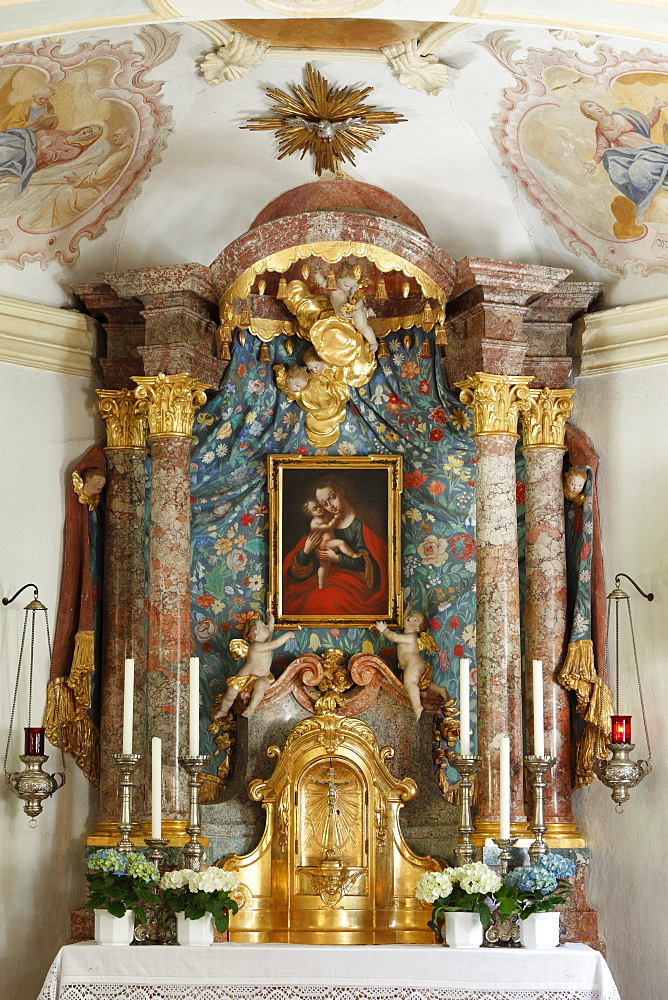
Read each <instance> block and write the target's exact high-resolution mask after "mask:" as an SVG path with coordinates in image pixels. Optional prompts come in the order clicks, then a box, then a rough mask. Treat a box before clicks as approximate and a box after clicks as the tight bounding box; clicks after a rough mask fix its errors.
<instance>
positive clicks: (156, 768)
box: [151, 736, 162, 840]
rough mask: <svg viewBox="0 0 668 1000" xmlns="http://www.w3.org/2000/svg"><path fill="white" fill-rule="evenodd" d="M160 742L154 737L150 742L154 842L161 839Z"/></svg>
mask: <svg viewBox="0 0 668 1000" xmlns="http://www.w3.org/2000/svg"><path fill="white" fill-rule="evenodd" d="M161 800H162V740H161V739H158V737H157V736H154V737H153V738H152V740H151V836H152V837H153V839H154V840H160V838H161V837H162V815H161Z"/></svg>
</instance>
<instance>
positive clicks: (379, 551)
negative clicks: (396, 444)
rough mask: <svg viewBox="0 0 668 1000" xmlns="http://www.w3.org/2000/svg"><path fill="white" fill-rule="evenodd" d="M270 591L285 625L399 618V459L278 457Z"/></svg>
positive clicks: (273, 468) (272, 472)
mask: <svg viewBox="0 0 668 1000" xmlns="http://www.w3.org/2000/svg"><path fill="white" fill-rule="evenodd" d="M269 463H270V467H269V482H270V503H271V505H272V506H273V508H274V511H275V516H272V517H271V518H270V523H271V525H272V531H273V536H272V539H271V541H270V551H271V554H272V557H271V565H270V577H271V579H270V592H271V599H272V600H273V601H274V602H275V604H274V607H275V609H276V620H277V622H278V623H281V624H297V625H299V624H303V625H307V624H308V625H311V626H313V627H317V624H320V625H324V626H326V625H327V624H329V623H332V624H334V623H336V624H345V625H355V624H357V625H359V626H366V627H369V626H370V625H372V624H373V623H375V621H376V620H377V619H378V618H391V619H393V620H394V621H396V620H397V612H398V600H399V585H398V581H399V566H398V559H399V545H398V532H399V497H400V488H401V487H400V479H401V459H400V457H398V456H385V455H384V456H368V457H356V458H352V457H351V458H338V459H337V458H329V457H327V458H317V457H316V458H302V456H300V455H296V456H295V455H285V456H279V455H274V456H270V459H269Z"/></svg>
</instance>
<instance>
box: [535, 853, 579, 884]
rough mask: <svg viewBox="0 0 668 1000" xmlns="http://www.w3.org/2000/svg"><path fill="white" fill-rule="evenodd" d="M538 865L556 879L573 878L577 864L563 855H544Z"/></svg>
mask: <svg viewBox="0 0 668 1000" xmlns="http://www.w3.org/2000/svg"><path fill="white" fill-rule="evenodd" d="M538 865H539V867H540V868H544V869H545V871H548V872H550V873H551V874H552V875H554V876H555V877H556V878H571V877H572V876H573V875H574V874H575V864H574V863H573V862H572V861H571V860H570V858H564V857H562V855H561V854H544V855H543V857H542V858H541V859H540V861H539V862H538Z"/></svg>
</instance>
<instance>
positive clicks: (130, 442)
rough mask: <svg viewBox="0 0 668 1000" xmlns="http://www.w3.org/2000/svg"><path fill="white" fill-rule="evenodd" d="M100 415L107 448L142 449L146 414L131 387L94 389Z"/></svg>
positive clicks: (143, 447)
mask: <svg viewBox="0 0 668 1000" xmlns="http://www.w3.org/2000/svg"><path fill="white" fill-rule="evenodd" d="M95 391H96V393H97V396H98V406H99V408H100V415H101V416H102V419H103V420H104V423H105V427H106V431H107V448H123V449H129V450H133V451H135V450H137V451H143V450H144V449H145V447H146V416H145V414H144V413H142V412H141V410H140V408H139V404H138V402H137V399H136V398H135V393H134V390H133V389H96V390H95Z"/></svg>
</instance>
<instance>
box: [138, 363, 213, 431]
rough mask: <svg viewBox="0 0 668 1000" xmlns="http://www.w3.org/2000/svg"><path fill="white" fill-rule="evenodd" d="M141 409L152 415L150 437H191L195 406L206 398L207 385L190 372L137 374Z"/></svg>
mask: <svg viewBox="0 0 668 1000" xmlns="http://www.w3.org/2000/svg"><path fill="white" fill-rule="evenodd" d="M133 381H134V382H136V383H137V388H136V389H135V391H134V395H135V398H136V400H137V407H138V409H139V410H140V411H141V412H142V413H145V414H146V417H147V418H148V426H149V431H150V433H149V435H148V440H149V441H150V440H151V438H154V437H190V436H191V435H192V430H193V420H194V418H195V410H198V409H199V408H200V406H202V405H203V404H204V403H205V402H206V390H207V389H210V388H211V386H210V385H205V384H204V382H200V381H199V380H198V379H196V378H192V377H191V376H190V375H165V374H163V372H160V374H159V375H152V376H139V375H137V376H133Z"/></svg>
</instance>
